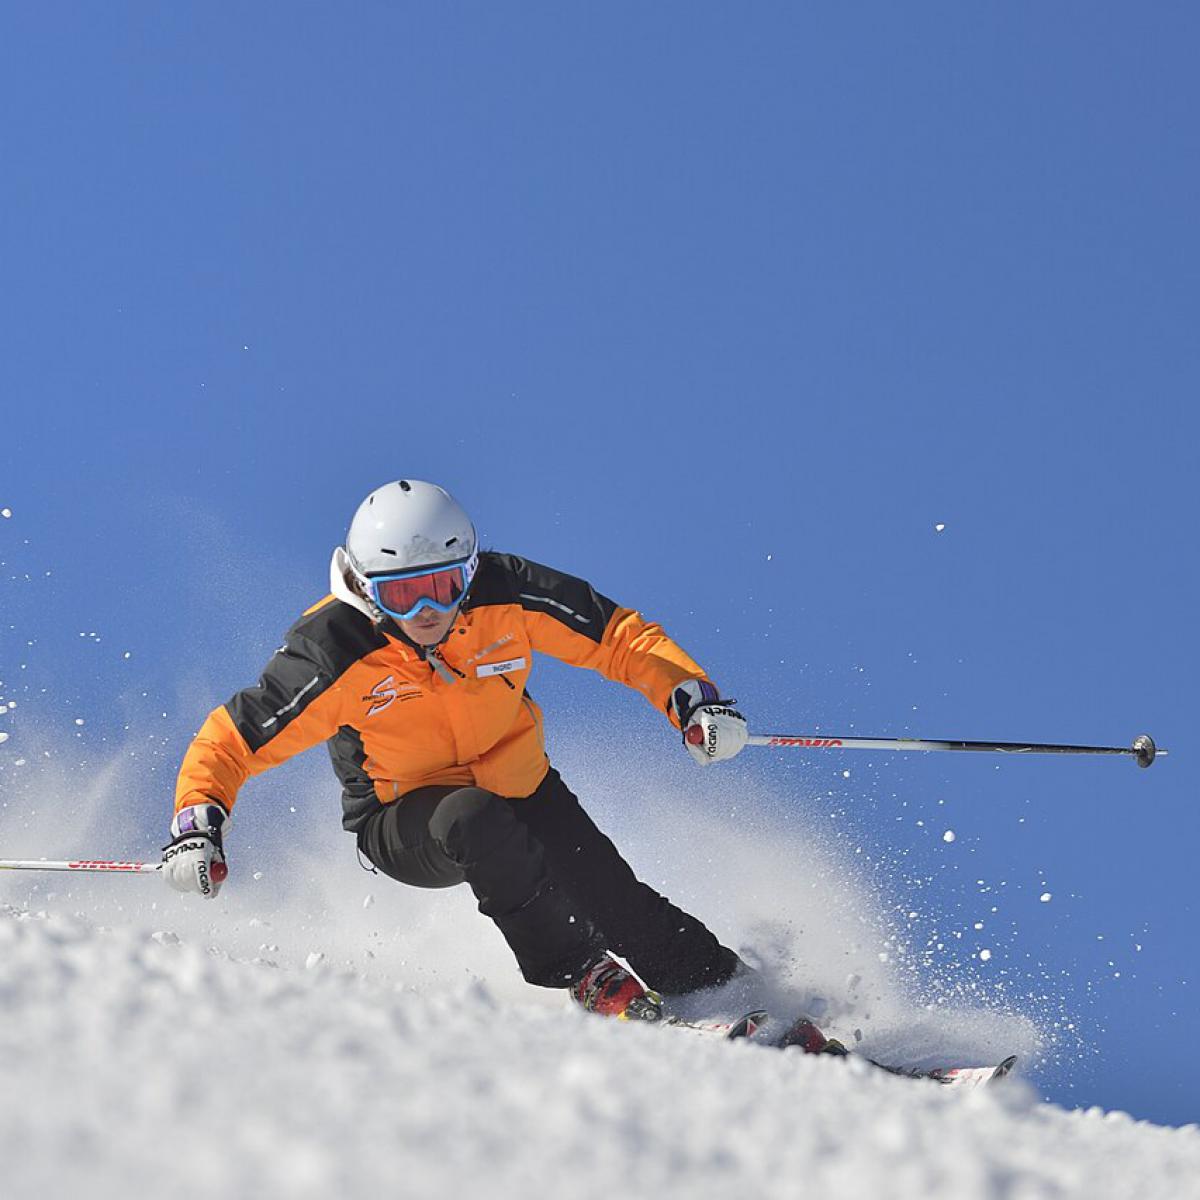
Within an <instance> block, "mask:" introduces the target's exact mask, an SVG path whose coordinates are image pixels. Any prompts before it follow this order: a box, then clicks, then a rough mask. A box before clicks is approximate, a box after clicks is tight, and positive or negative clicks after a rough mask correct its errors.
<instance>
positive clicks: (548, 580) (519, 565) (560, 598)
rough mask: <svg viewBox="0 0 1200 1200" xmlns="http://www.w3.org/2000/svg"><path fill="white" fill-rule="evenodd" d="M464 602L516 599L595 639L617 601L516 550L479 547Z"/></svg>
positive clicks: (470, 604)
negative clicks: (477, 564)
mask: <svg viewBox="0 0 1200 1200" xmlns="http://www.w3.org/2000/svg"><path fill="white" fill-rule="evenodd" d="M467 600H468V607H470V608H477V607H479V606H481V605H485V604H519V605H520V606H521V607H522V608H524V609H526V610H527V611H529V612H538V613H543V614H545V615H546V616H548V617H553V618H554V619H555V620H556V621H560V622H561V623H562V624H563V625H565V626H566V627H567V628H568V629H570V630H572V631H574V632H575V633H579V634H582V635H583V636H584V637H587V638H590V639H591V640H592V641H594V642H596V643H599V642H601V641H602V640H603V638H604V631H605V630H606V629H607V628H608V623H609V622H610V621H611V620H612V617H613V613H615V612H616V611H617V605H616V604H615V603H614V602H613V601H612V600H610V599H609V598H608V597H607V596H604V595H601V594H600V593H599V592H598V591H596V589H595V588H593V587H592V585H591V584H590V583H588V582H587V580H585V579H580V578H578V577H577V576H575V575H568V574H566V573H565V572H563V571H558V570H556V569H555V568H554V567H547V566H544V565H543V564H542V563H535V562H531V561H530V560H529V559H527V558H521V557H520V556H519V555H516V554H499V553H497V552H496V551H494V550H487V551H484V553H482V554H481V555H480V556H479V570H478V572H477V573H476V576H475V580H474V582H473V583H472V584H471V591H470V593H469V595H468V597H467Z"/></svg>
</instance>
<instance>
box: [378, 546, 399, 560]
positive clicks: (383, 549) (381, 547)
mask: <svg viewBox="0 0 1200 1200" xmlns="http://www.w3.org/2000/svg"><path fill="white" fill-rule="evenodd" d="M379 551H380V553H381V554H390V555H391V556H392V557H393V558H399V557H400V555H398V554H397V553H396V552H395V550H389V549H388V548H387V547H386V546H380V547H379Z"/></svg>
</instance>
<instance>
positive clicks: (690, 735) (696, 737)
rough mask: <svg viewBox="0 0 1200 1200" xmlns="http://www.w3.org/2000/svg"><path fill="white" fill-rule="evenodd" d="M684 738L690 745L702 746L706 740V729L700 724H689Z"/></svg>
mask: <svg viewBox="0 0 1200 1200" xmlns="http://www.w3.org/2000/svg"><path fill="white" fill-rule="evenodd" d="M683 740H684V741H685V742H687V744H688V745H689V746H700V745H702V744H703V742H704V730H703V729H701V727H700V726H699V725H689V726H688V727H687V729H686V731H685V732H684V735H683Z"/></svg>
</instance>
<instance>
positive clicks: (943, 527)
mask: <svg viewBox="0 0 1200 1200" xmlns="http://www.w3.org/2000/svg"><path fill="white" fill-rule="evenodd" d="M945 528H946V526H945V525H944V524H940V525H935V526H934V529H936V530H937V531H938V533H941V532H942V530H943V529H945Z"/></svg>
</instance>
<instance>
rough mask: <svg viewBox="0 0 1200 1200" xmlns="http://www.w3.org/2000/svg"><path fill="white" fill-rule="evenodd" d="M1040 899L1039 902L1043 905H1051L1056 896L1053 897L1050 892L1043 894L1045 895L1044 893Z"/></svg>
mask: <svg viewBox="0 0 1200 1200" xmlns="http://www.w3.org/2000/svg"><path fill="white" fill-rule="evenodd" d="M1038 899H1039V900H1040V901H1041V902H1042V903H1043V904H1049V903H1050V901H1051V900H1053V899H1054V896H1053V895H1052V893H1050V892H1043V893H1042V894H1041V895H1040V896H1039V897H1038Z"/></svg>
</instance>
